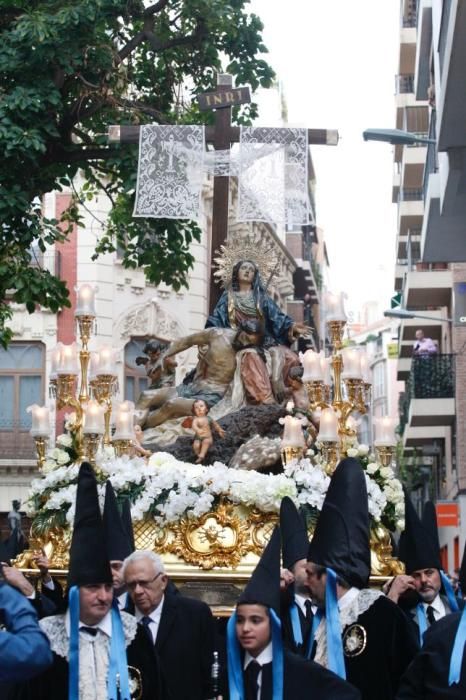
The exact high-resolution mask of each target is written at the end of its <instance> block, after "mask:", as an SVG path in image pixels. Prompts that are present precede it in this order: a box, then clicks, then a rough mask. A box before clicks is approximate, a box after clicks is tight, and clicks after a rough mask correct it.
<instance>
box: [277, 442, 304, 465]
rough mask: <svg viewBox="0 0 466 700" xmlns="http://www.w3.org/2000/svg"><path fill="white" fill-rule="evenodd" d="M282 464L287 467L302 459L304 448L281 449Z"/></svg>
mask: <svg viewBox="0 0 466 700" xmlns="http://www.w3.org/2000/svg"><path fill="white" fill-rule="evenodd" d="M281 457H282V464H283V466H284V467H286V465H287V464H289V463H290V462H292V461H293V460H294V459H298V460H299V459H302V458H303V457H304V447H302V446H301V447H299V446H291V445H287V446H286V447H282V449H281Z"/></svg>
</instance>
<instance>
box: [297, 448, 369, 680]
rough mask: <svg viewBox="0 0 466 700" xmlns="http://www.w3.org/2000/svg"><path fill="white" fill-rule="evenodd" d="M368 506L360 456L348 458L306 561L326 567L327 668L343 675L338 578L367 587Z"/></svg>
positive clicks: (327, 499)
mask: <svg viewBox="0 0 466 700" xmlns="http://www.w3.org/2000/svg"><path fill="white" fill-rule="evenodd" d="M369 533H370V530H369V510H368V500H367V489H366V479H365V475H364V472H363V469H362V467H361V464H360V463H359V462H358V460H356V459H353V458H351V457H348V458H347V459H344V460H342V461H341V462H340V463H339V465H338V466H337V468H336V469H335V471H334V473H333V475H332V479H331V481H330V485H329V487H328V491H327V494H326V496H325V500H324V504H323V506H322V510H321V512H320V514H319V518H318V520H317V525H316V529H315V531H314V536H313V538H312V541H311V544H310V545H309V552H308V557H307V558H308V560H309V561H310V562H312V563H313V564H317V565H319V566H323V567H325V568H326V570H327V583H326V589H325V619H326V622H325V624H326V633H327V649H328V663H329V668H330V670H331V671H333V672H334V673H336V674H338V675H339V676H340V677H341V678H346V669H345V660H344V655H343V643H342V639H341V627H340V619H339V610H338V598H337V579H338V578H341V579H343V580H344V581H345V582H346V583H347V584H348V585H350V586H355V587H356V588H365V586H366V585H367V583H368V580H369V575H370V570H371V567H370V563H371V557H370V544H369Z"/></svg>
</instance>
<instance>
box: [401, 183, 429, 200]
mask: <svg viewBox="0 0 466 700" xmlns="http://www.w3.org/2000/svg"><path fill="white" fill-rule="evenodd" d="M423 194H424V193H423V191H422V190H420V189H418V188H414V187H401V188H400V191H399V193H398V202H415V201H418V200H422V197H423Z"/></svg>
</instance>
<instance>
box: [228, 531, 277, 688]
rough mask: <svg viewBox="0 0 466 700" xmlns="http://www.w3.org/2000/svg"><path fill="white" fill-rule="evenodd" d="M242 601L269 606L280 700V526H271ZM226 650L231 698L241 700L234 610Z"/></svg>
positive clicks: (240, 677) (240, 599)
mask: <svg viewBox="0 0 466 700" xmlns="http://www.w3.org/2000/svg"><path fill="white" fill-rule="evenodd" d="M241 604H245V605H247V604H250V605H256V604H257V605H264V606H265V607H266V608H268V609H269V615H270V627H271V632H272V646H273V662H272V664H273V666H272V679H273V680H272V683H273V697H272V700H282V699H283V644H282V635H281V623H280V619H279V617H278V615H279V611H280V530H279V528H278V527H276V528H275V529H274V531H273V533H272V536H271V538H270V540H269V542H268V543H267V545H266V547H265V549H264V551H263V553H262V556H261V558H260V560H259V563H258V564H257V566H256V568H255V570H254V572H253V574H252V576H251V578H250V579H249V581H248V584H247V585H246V588H245V589H244V591H243V592H242V593H241V595H240V597H239V600H238V606H239V605H241ZM227 653H228V684H229V688H230V700H243V698H244V686H243V672H242V663H241V650H240V644H239V642H238V638H237V636H236V612H235V613H234V614H233V615H232V616H231V618H230V619H229V621H228V627H227Z"/></svg>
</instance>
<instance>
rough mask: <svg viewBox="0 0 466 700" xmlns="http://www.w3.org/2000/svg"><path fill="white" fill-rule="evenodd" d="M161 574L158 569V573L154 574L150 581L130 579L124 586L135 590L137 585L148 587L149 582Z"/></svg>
mask: <svg viewBox="0 0 466 700" xmlns="http://www.w3.org/2000/svg"><path fill="white" fill-rule="evenodd" d="M161 575H162V572H161V571H159V573H158V574H156V575H155V576H154V578H151V580H150V581H130V582H129V583H127V584H126V588H127V589H128V590H129V591H135V590H136V588H137V587H138V586H140V587H141V588H149V586H150V584H151V583H154V581H155V580H156V579H158V577H159V576H161Z"/></svg>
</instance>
